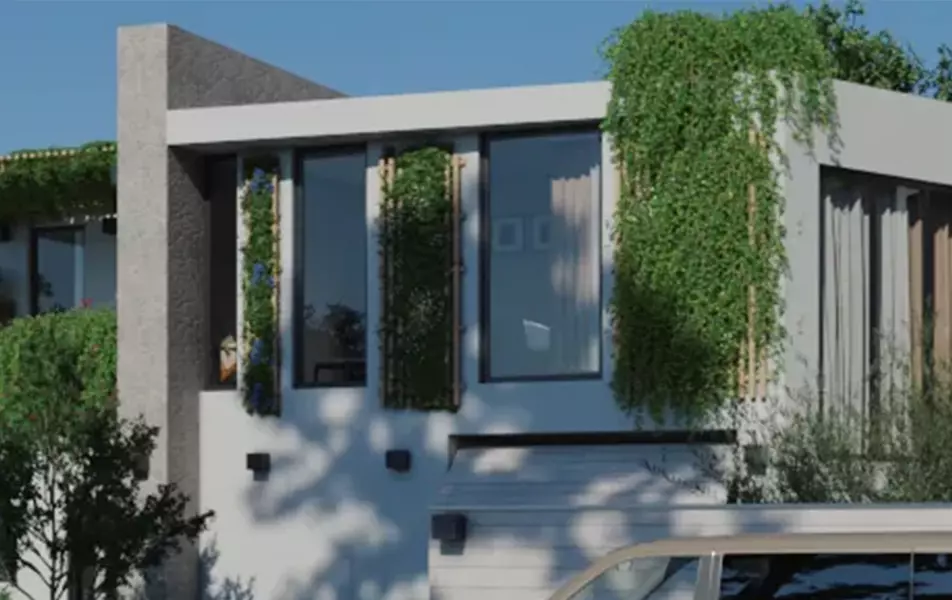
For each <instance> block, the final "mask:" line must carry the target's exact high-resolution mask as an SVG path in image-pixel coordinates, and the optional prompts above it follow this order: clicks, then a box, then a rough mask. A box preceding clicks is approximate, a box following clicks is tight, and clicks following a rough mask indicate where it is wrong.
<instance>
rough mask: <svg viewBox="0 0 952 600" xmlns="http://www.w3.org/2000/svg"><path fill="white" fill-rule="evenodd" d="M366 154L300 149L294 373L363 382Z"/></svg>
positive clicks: (324, 381) (301, 378) (313, 381)
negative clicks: (310, 151)
mask: <svg viewBox="0 0 952 600" xmlns="http://www.w3.org/2000/svg"><path fill="white" fill-rule="evenodd" d="M365 179H366V154H365V152H364V151H363V150H361V151H359V152H336V153H328V152H321V153H314V154H304V155H303V156H301V158H300V161H299V165H298V181H297V187H298V191H297V194H296V214H295V261H294V265H295V271H296V273H295V286H296V290H295V291H296V298H295V315H294V317H295V327H294V336H295V371H296V373H295V378H296V383H297V385H299V386H362V385H364V384H365V382H366V378H367V375H366V371H367V369H366V360H367V227H368V225H367V209H366V193H367V192H366V184H365Z"/></svg>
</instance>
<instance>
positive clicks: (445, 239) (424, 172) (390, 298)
mask: <svg viewBox="0 0 952 600" xmlns="http://www.w3.org/2000/svg"><path fill="white" fill-rule="evenodd" d="M451 161H452V157H451V154H450V153H448V152H446V151H444V150H442V149H440V148H435V147H426V148H422V149H418V150H413V151H409V152H405V153H403V154H400V155H399V156H398V157H397V158H396V159H395V160H394V161H392V162H390V161H387V162H386V163H385V166H384V174H383V189H382V199H383V201H382V206H381V212H380V220H379V223H378V228H379V240H380V254H381V271H382V272H381V281H382V304H383V306H382V314H381V323H380V330H381V331H380V339H381V344H382V348H381V358H382V373H381V390H382V394H383V398H382V401H383V404H384V406H386V407H388V408H399V409H415V410H456V408H457V407H456V405H455V402H454V400H453V389H452V388H453V380H452V377H453V375H452V341H453V338H452V318H453V317H452V315H453V307H452V303H453V296H454V294H453V291H452V277H451V269H452V266H453V265H452V260H453V227H452V216H453V204H452V198H451V196H452V193H451V189H450V188H451V179H452V178H451V177H450V169H451Z"/></svg>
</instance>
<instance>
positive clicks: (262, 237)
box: [241, 165, 281, 415]
mask: <svg viewBox="0 0 952 600" xmlns="http://www.w3.org/2000/svg"><path fill="white" fill-rule="evenodd" d="M277 182H278V176H277V169H276V168H274V167H272V166H262V165H259V166H256V167H254V168H253V169H251V173H250V175H249V176H248V177H247V178H246V180H245V185H244V188H243V189H242V196H241V211H242V220H243V222H244V245H243V246H242V248H241V252H242V277H241V290H242V299H243V303H242V310H243V312H242V328H241V331H242V339H241V342H242V348H241V356H242V365H241V369H242V398H243V401H244V405H245V409H246V410H247V411H248V413H249V414H259V415H277V414H279V413H280V407H281V402H280V384H279V377H278V374H279V372H280V364H279V348H280V345H279V343H278V279H279V277H278V276H279V274H280V255H279V245H278V243H279V232H278V225H279V218H278V217H279V215H278V185H277Z"/></svg>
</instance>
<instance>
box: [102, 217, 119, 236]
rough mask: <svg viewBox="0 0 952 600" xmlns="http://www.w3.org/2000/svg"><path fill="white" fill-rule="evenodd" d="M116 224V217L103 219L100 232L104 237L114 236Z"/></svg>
mask: <svg viewBox="0 0 952 600" xmlns="http://www.w3.org/2000/svg"><path fill="white" fill-rule="evenodd" d="M117 228H118V223H117V222H116V217H105V218H104V219H103V220H102V232H103V233H104V234H106V235H116V230H117Z"/></svg>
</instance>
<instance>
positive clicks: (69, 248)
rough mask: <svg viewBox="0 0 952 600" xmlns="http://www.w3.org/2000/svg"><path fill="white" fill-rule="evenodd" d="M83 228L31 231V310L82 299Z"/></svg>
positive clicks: (73, 304) (68, 305)
mask: <svg viewBox="0 0 952 600" xmlns="http://www.w3.org/2000/svg"><path fill="white" fill-rule="evenodd" d="M83 237H84V236H83V228H81V227H51V228H41V229H36V230H34V232H33V247H32V248H31V252H32V253H33V273H31V279H32V281H33V294H32V296H33V298H32V305H33V306H32V307H31V308H32V311H31V312H33V314H41V313H46V312H51V311H59V310H67V309H70V308H75V307H77V306H80V305H81V304H82V303H83V292H84V279H85V274H84V272H83V267H84V264H83V263H84V252H83Z"/></svg>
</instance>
